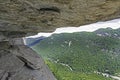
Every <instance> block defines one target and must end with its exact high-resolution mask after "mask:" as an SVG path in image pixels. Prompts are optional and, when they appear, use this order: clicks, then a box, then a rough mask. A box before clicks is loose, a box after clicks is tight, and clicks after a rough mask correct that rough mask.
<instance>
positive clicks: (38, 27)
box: [0, 0, 120, 34]
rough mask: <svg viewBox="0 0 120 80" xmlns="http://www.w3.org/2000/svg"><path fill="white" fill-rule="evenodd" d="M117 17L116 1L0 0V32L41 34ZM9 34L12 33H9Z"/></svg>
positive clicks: (119, 13)
mask: <svg viewBox="0 0 120 80" xmlns="http://www.w3.org/2000/svg"><path fill="white" fill-rule="evenodd" d="M118 17H120V0H0V31H9V32H11V31H15V32H14V33H15V34H16V32H19V33H20V32H24V33H28V32H34V33H36V32H41V31H44V32H45V31H53V30H54V29H56V27H63V26H80V25H83V24H88V23H92V22H96V21H101V20H109V19H113V18H118ZM12 34H13V33H12Z"/></svg>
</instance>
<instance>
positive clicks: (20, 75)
mask: <svg viewBox="0 0 120 80" xmlns="http://www.w3.org/2000/svg"><path fill="white" fill-rule="evenodd" d="M5 45H7V47H5ZM1 46H3V47H2V48H0V80H56V79H55V77H54V76H53V74H52V73H51V71H49V69H48V67H47V66H46V65H45V63H44V61H43V60H42V59H41V57H40V56H39V55H38V54H36V53H35V52H34V51H33V50H32V49H30V48H28V47H26V46H24V45H23V40H22V39H19V38H16V39H11V40H10V41H9V42H7V41H5V42H2V44H1ZM3 48H4V49H3Z"/></svg>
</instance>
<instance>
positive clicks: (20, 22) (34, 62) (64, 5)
mask: <svg viewBox="0 0 120 80" xmlns="http://www.w3.org/2000/svg"><path fill="white" fill-rule="evenodd" d="M118 17H120V0H0V80H55V77H54V76H53V74H52V73H51V72H50V70H49V69H48V68H47V66H46V65H45V64H44V61H43V60H42V59H41V57H40V56H39V55H38V54H36V53H35V52H34V51H32V50H31V49H30V48H28V47H26V46H24V45H23V41H22V40H21V39H18V38H20V37H24V36H28V35H33V34H36V33H38V32H43V31H44V32H50V31H54V30H55V29H56V28H57V27H63V26H80V25H83V24H88V23H92V22H96V21H101V20H109V19H113V18H118Z"/></svg>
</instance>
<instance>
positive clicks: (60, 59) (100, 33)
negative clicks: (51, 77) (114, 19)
mask: <svg viewBox="0 0 120 80" xmlns="http://www.w3.org/2000/svg"><path fill="white" fill-rule="evenodd" d="M106 34H107V35H106ZM119 35H120V29H116V30H113V29H110V28H106V29H99V30H97V31H95V32H76V33H62V34H53V35H52V36H50V37H48V38H45V39H44V40H42V41H40V42H39V43H38V44H36V45H34V46H32V48H33V49H34V50H35V51H36V52H37V53H39V54H40V55H41V56H42V57H43V58H44V59H45V61H46V63H47V64H48V65H49V66H50V68H51V70H52V71H53V73H54V74H55V75H56V77H57V78H58V80H79V78H81V76H84V77H85V78H86V79H85V80H89V78H88V76H90V79H92V80H99V79H100V80H110V79H108V78H107V79H106V78H103V77H100V76H99V75H96V74H94V72H101V73H107V74H110V75H115V74H117V73H120V58H119V57H120V39H119ZM58 68H59V69H58ZM64 73H66V74H67V76H65V74H64ZM83 74H86V75H88V76H85V75H83ZM89 74H90V75H89ZM78 75H79V76H78ZM63 77H64V78H65V79H62V78H63ZM68 77H71V78H69V79H68ZM99 77H100V78H99ZM74 78H75V79H74ZM94 78H96V79H94ZM98 78H99V79H98ZM102 78H103V79H102ZM82 79H83V78H81V79H80V80H82Z"/></svg>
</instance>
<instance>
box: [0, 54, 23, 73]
mask: <svg viewBox="0 0 120 80" xmlns="http://www.w3.org/2000/svg"><path fill="white" fill-rule="evenodd" d="M23 66H24V62H22V61H21V60H19V59H18V58H17V57H16V56H14V55H13V54H10V53H8V54H6V55H2V56H1V57H0V70H4V71H6V72H17V71H19V70H20V69H21V68H22V67H23Z"/></svg>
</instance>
